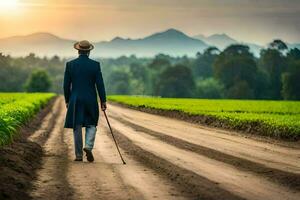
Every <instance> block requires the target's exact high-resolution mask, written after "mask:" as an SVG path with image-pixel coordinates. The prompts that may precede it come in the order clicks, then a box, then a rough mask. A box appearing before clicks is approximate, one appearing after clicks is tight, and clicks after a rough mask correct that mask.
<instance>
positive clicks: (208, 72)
mask: <svg viewBox="0 0 300 200" xmlns="http://www.w3.org/2000/svg"><path fill="white" fill-rule="evenodd" d="M219 52H220V51H219V49H218V48H216V47H209V48H207V49H206V50H205V51H204V53H203V54H201V53H197V55H196V59H195V62H194V64H193V67H192V69H193V74H194V75H195V77H196V78H208V77H211V76H212V75H213V69H212V65H213V63H214V61H215V59H216V57H217V55H218V53H219Z"/></svg>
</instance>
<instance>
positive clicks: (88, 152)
mask: <svg viewBox="0 0 300 200" xmlns="http://www.w3.org/2000/svg"><path fill="white" fill-rule="evenodd" d="M83 151H84V152H85V153H86V159H87V160H88V161H89V162H93V161H94V156H93V153H92V151H91V150H89V149H86V148H84V149H83Z"/></svg>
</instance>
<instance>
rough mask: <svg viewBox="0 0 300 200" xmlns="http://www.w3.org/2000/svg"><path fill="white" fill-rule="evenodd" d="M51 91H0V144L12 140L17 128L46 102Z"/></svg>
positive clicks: (50, 96) (49, 97)
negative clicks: (44, 92)
mask: <svg viewBox="0 0 300 200" xmlns="http://www.w3.org/2000/svg"><path fill="white" fill-rule="evenodd" d="M54 95H55V94H52V93H46V94H41V93H34V94H30V93H0V146H2V145H4V144H8V143H9V142H11V141H12V139H13V136H14V134H15V133H17V129H18V128H19V127H20V126H21V125H22V124H24V123H26V122H27V121H28V120H30V119H31V118H32V117H33V116H34V114H36V113H37V112H38V111H39V110H40V109H41V108H42V107H43V106H44V105H46V104H47V102H48V101H49V100H50V99H51V98H52V97H54Z"/></svg>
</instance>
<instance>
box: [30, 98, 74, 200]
mask: <svg viewBox="0 0 300 200" xmlns="http://www.w3.org/2000/svg"><path fill="white" fill-rule="evenodd" d="M57 101H58V103H57V105H56V106H54V107H53V111H52V112H53V113H56V114H57V115H56V116H57V117H56V118H55V123H54V124H55V125H54V127H53V129H52V130H51V132H50V133H49V134H47V136H48V137H49V138H48V139H47V141H46V142H45V144H44V145H43V150H44V156H43V164H42V168H41V169H40V170H38V172H37V175H38V178H37V180H36V181H35V182H34V183H33V189H32V191H31V194H30V195H31V197H32V198H33V199H43V200H48V199H72V194H73V190H72V188H71V187H70V186H69V184H68V182H67V179H66V172H67V166H68V161H67V154H66V151H67V146H66V144H65V143H64V140H63V134H62V132H63V123H64V114H65V112H64V110H63V109H62V106H63V99H62V97H59V98H58V100H57ZM45 126H47V125H45ZM41 131H42V129H41ZM39 134H41V132H40V131H39V132H37V133H36V134H34V135H33V136H32V138H33V139H36V138H39V137H40V136H39Z"/></svg>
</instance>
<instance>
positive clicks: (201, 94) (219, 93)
mask: <svg viewBox="0 0 300 200" xmlns="http://www.w3.org/2000/svg"><path fill="white" fill-rule="evenodd" d="M197 98H204V99H220V98H223V85H222V84H220V83H219V82H218V81H217V80H216V79H214V78H207V79H204V80H200V81H198V82H197Z"/></svg>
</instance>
